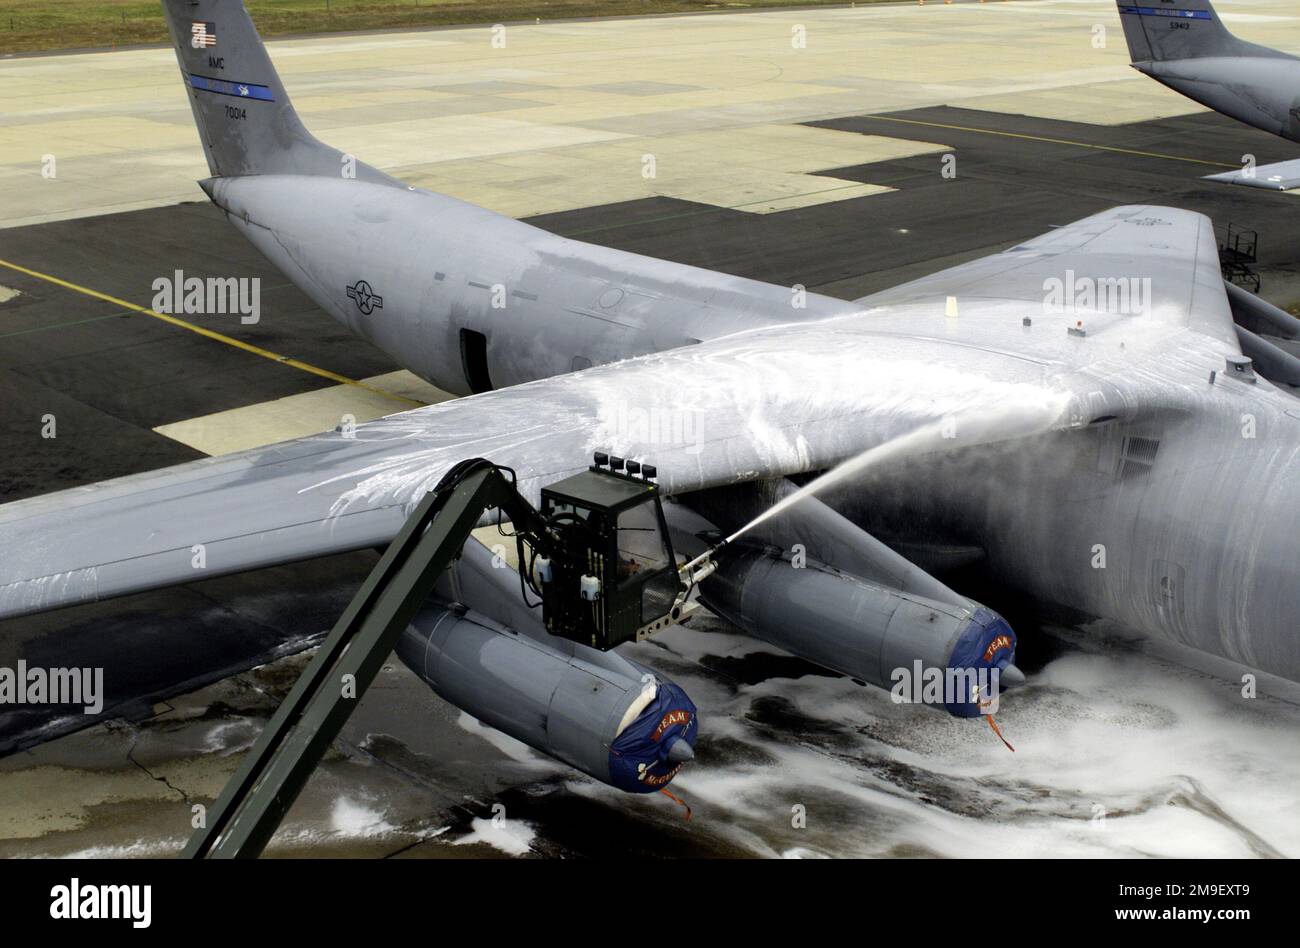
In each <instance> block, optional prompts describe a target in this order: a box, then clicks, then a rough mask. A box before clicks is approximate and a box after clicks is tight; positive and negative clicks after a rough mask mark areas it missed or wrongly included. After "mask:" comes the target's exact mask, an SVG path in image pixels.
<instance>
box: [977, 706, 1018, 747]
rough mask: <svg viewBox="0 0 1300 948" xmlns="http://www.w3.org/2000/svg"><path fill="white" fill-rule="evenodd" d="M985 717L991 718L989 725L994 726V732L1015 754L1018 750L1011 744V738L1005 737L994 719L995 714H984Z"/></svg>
mask: <svg viewBox="0 0 1300 948" xmlns="http://www.w3.org/2000/svg"><path fill="white" fill-rule="evenodd" d="M984 717H986V718H988V719H989V727H991V728H993V733H994V734H996V735H997V736H998V737H999V738H1000V739H1001V740H1002V743H1003V744H1006V745H1007V750H1009V751H1011V753H1013V754H1014V753H1015V752H1016V749H1015V748H1014V747H1012V746H1011V742H1010V741H1009V740H1007V739H1006V738H1005V737H1002V731H1001V730H1000V729H999V728H998V722H997V721H994V720H993V715H991V714H986V715H984Z"/></svg>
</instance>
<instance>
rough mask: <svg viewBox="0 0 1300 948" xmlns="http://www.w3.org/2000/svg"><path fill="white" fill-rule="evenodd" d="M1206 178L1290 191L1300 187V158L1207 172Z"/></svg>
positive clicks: (1207, 179)
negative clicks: (1211, 172)
mask: <svg viewBox="0 0 1300 948" xmlns="http://www.w3.org/2000/svg"><path fill="white" fill-rule="evenodd" d="M1205 180H1206V181H1221V182H1223V183H1224V184H1240V185H1242V186H1244V187H1247V188H1264V189H1265V190H1267V191H1290V190H1291V189H1292V188H1300V158H1294V159H1292V160H1291V161H1279V162H1276V163H1275V164H1271V165H1258V166H1256V167H1254V168H1243V169H1242V170H1241V171H1227V172H1224V173H1223V174H1207V175H1206V176H1205Z"/></svg>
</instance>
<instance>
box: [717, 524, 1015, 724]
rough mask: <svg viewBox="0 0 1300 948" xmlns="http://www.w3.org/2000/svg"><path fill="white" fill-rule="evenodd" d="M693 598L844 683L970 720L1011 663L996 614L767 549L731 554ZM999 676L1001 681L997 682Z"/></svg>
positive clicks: (1006, 629)
mask: <svg viewBox="0 0 1300 948" xmlns="http://www.w3.org/2000/svg"><path fill="white" fill-rule="evenodd" d="M700 598H701V599H702V600H703V601H704V603H705V604H706V605H707V606H708V607H709V608H711V609H713V610H714V611H715V612H718V613H719V614H721V615H722V616H724V617H725V618H726V619H728V620H729V621H731V622H732V623H734V624H735V625H737V626H739V627H740V628H742V629H744V630H745V632H747V633H748V634H750V635H752V636H754V637H755V638H757V639H762V640H763V641H765V642H770V643H772V644H773V645H776V646H779V647H780V648H783V649H785V650H786V651H788V652H791V653H793V654H795V655H798V656H800V657H801V658H805V659H807V660H808V661H810V662H815V663H816V664H818V665H822V666H824V667H826V668H829V669H831V670H832V671H837V672H840V673H841V674H844V675H848V676H849V677H851V678H855V679H858V680H860V681H864V682H868V683H869V684H873V685H877V686H879V687H881V688H885V689H889V690H891V691H895V692H896V693H901V694H902V695H903V697H904V699H905V700H908V701H922V702H924V703H926V704H938V705H942V706H943V707H945V708H946V709H947V710H948V711H949V712H950V713H951V714H954V715H956V716H958V717H975V716H977V715H978V714H980V713H981V704H982V703H983V702H987V700H988V699H989V698H992V697H995V696H996V695H997V694H998V690H999V686H1000V685H1010V684H1016V683H1018V682H1019V681H1021V680H1023V676H1021V675H1020V672H1019V670H1017V669H1015V668H1014V667H1013V666H1012V663H1013V662H1014V660H1015V649H1016V635H1015V633H1014V632H1013V631H1012V630H1011V627H1010V626H1009V625H1008V624H1007V623H1006V620H1004V619H1003V618H1002V617H1001V616H999V615H998V614H997V613H995V612H992V611H991V610H989V609H986V608H984V607H982V606H979V605H977V604H973V603H972V604H971V606H970V607H969V608H964V607H961V606H957V605H954V604H952V603H947V602H939V601H937V600H933V599H927V598H924V597H921V596H917V595H915V594H910V593H903V592H900V591H899V590H897V589H894V588H891V587H889V586H885V585H881V584H878V583H874V582H870V581H868V580H865V579H861V578H859V577H856V576H851V575H849V574H847V573H843V572H839V571H836V570H833V569H831V568H829V567H826V566H824V565H822V564H820V563H817V562H816V561H814V560H808V561H807V562H806V564H804V565H802V566H801V567H800V568H796V567H795V565H794V564H793V563H792V561H791V559H790V558H789V557H788V556H782V555H779V554H778V553H777V552H776V551H774V550H772V549H770V548H769V549H748V550H744V549H742V550H732V551H729V552H728V553H726V554H724V555H723V556H722V557H721V558H720V560H719V566H718V569H717V571H716V572H715V573H714V574H713V575H712V576H710V577H709V578H708V579H706V580H704V582H703V583H702V584H701V587H700ZM1004 670H1005V671H1006V675H1005V677H1004V676H1003V672H1004Z"/></svg>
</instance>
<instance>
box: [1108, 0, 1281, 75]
mask: <svg viewBox="0 0 1300 948" xmlns="http://www.w3.org/2000/svg"><path fill="white" fill-rule="evenodd" d="M1116 6H1118V7H1119V13H1120V17H1119V18H1120V22H1122V23H1123V24H1124V39H1126V40H1127V41H1128V52H1129V58H1130V59H1131V60H1132V61H1133V62H1135V63H1140V62H1161V61H1163V60H1166V59H1199V58H1201V57H1204V56H1251V55H1257V54H1259V53H1261V52H1269V51H1268V50H1265V49H1264V47H1261V46H1255V45H1254V44H1253V43H1246V42H1243V41H1242V40H1239V39H1237V37H1235V36H1233V35H1232V34H1231V33H1229V32H1228V30H1227V28H1226V27H1225V26H1224V25H1223V21H1221V20H1220V19H1219V14H1218V13H1217V12H1216V11H1215V9H1214V6H1213V4H1211V3H1210V0H1142V2H1141V3H1138V4H1134V3H1125V2H1123V0H1117V2H1116Z"/></svg>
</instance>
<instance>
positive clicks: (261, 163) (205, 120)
mask: <svg viewBox="0 0 1300 948" xmlns="http://www.w3.org/2000/svg"><path fill="white" fill-rule="evenodd" d="M162 5H163V12H164V13H165V14H166V17H167V26H168V28H169V29H170V30H171V35H172V44H173V45H174V46H175V47H176V58H177V60H178V61H179V63H180V67H181V76H182V78H183V79H184V81H185V86H186V90H187V92H188V93H189V97H190V106H191V108H192V109H193V110H194V121H195V123H196V124H197V125H198V127H199V137H200V138H202V140H203V150H204V152H205V153H206V155H207V158H208V167H209V169H211V171H212V174H213V175H214V176H220V177H228V176H234V175H252V174H304V175H318V176H325V175H328V176H331V177H352V176H355V177H357V178H360V179H368V180H376V179H381V180H383V181H391V180H392V179H391V178H388V177H387V176H386V175H384V174H382V173H381V172H378V171H375V170H374V169H373V168H370V167H368V166H366V165H363V164H361V163H360V162H357V161H355V159H352V158H351V156H348V155H344V154H343V153H342V152H340V151H338V149H335V148H331V147H329V146H328V145H325V144H322V143H321V142H320V141H318V140H317V139H316V138H315V137H314V136H313V135H312V134H311V133H310V132H309V131H307V129H306V127H304V126H303V124H302V121H301V120H300V119H299V118H298V113H297V112H295V111H294V109H293V104H292V103H291V102H290V101H289V96H288V95H287V94H285V91H284V86H283V85H281V83H280V77H279V75H277V74H276V71H275V67H274V66H273V65H272V64H271V58H270V57H269V56H268V55H267V52H266V47H265V46H263V45H262V40H261V38H260V37H259V36H258V35H257V30H256V29H255V28H254V27H253V21H252V20H251V19H250V18H249V16H248V11H247V10H245V9H244V4H243V2H242V0H162Z"/></svg>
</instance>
